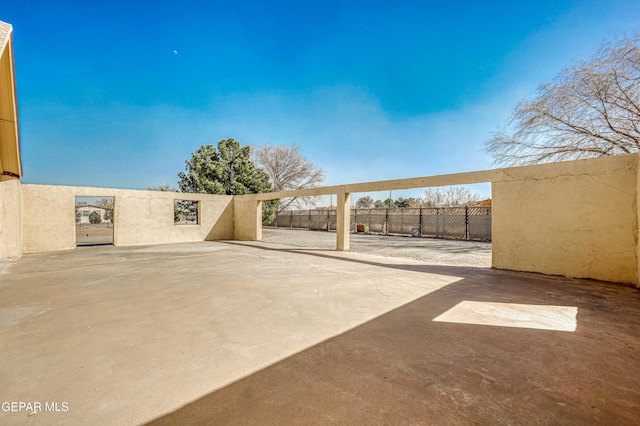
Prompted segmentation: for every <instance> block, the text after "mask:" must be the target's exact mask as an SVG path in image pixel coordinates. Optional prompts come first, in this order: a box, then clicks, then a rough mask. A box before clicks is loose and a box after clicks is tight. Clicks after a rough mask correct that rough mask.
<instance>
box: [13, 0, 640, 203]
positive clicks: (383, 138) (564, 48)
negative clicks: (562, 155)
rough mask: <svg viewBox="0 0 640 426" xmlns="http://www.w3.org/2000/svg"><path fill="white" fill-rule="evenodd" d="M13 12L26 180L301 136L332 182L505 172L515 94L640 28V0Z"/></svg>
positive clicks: (95, 173) (82, 5) (150, 165)
mask: <svg viewBox="0 0 640 426" xmlns="http://www.w3.org/2000/svg"><path fill="white" fill-rule="evenodd" d="M0 20H2V21H5V22H8V23H10V24H12V25H13V29H14V51H15V66H16V74H17V77H16V80H17V86H18V101H19V118H20V131H21V146H22V161H23V169H24V179H23V181H24V182H25V183H42V184H62V185H82V186H100V187H116V188H132V189H146V188H147V187H152V186H158V185H162V184H170V185H172V186H176V182H177V173H178V172H180V171H183V170H184V167H185V163H184V162H185V160H187V159H188V158H190V156H191V153H192V152H193V151H195V150H196V149H197V148H198V147H199V146H200V145H203V144H217V142H218V141H219V140H220V139H223V138H231V137H232V138H235V139H237V140H239V141H240V142H241V143H242V144H252V145H261V144H264V143H266V144H280V145H289V144H292V143H296V144H298V145H300V147H301V150H302V153H303V154H304V155H305V156H306V157H307V158H309V159H310V160H311V161H312V162H313V163H315V164H316V165H318V166H320V167H322V168H323V169H324V170H325V172H326V176H327V179H326V184H329V185H333V184H341V183H349V182H364V181H372V180H382V179H395V178H403V177H413V176H430V175H436V174H443V173H456V172H463V171H471V170H480V169H487V168H491V167H492V160H491V158H490V157H489V156H488V155H487V154H486V153H485V152H484V143H485V142H486V141H487V140H488V139H489V138H490V137H491V135H492V134H493V133H494V132H497V131H498V130H500V129H501V128H502V127H503V126H504V125H505V124H506V121H507V119H508V117H509V114H510V112H511V111H512V110H513V108H514V107H515V106H516V105H517V103H518V102H519V101H520V100H522V99H523V98H524V97H526V96H530V95H532V94H533V93H534V92H535V89H536V88H537V87H538V86H539V85H540V84H543V83H546V82H549V81H550V80H551V79H552V78H553V77H554V76H555V75H556V74H557V73H558V72H559V71H561V69H562V68H563V67H564V66H565V65H567V64H569V63H570V61H572V60H576V59H580V58H585V57H588V56H589V55H590V54H591V53H593V51H594V50H595V49H596V48H597V47H598V46H599V45H600V43H601V42H602V41H603V40H604V39H606V38H608V37H611V36H613V35H615V34H620V33H621V32H623V31H628V32H630V31H633V30H638V28H640V25H639V24H638V22H640V2H637V1H629V0H624V1H622V0H602V1H600V0H587V1H561V0H549V1H547V0H538V1H522V2H514V1H513V0H509V1H502V0H497V1H491V2H481V1H457V2H455V1H425V0H422V1H402V2H398V1H375V0H367V1H359V0H349V1H323V2H302V1H245V0H236V1H234V2H220V1H215V0H213V1H182V2H175V1H171V2H169V1H162V0H160V1H153V2H140V1H138V2H133V1H114V0H112V1H108V2H93V1H87V0H84V1H64V0H59V1H55V2H52V1H21V2H18V1H14V2H9V3H8V4H6V5H3V7H2V9H0ZM479 192H481V193H482V195H488V193H489V189H488V186H484V187H480V189H479ZM412 195H415V194H414V193H406V194H404V195H403V196H412ZM418 195H419V194H418ZM394 197H395V195H394ZM380 198H383V197H380Z"/></svg>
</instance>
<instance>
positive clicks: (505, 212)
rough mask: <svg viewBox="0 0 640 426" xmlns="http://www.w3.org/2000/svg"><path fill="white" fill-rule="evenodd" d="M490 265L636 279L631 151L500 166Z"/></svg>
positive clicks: (495, 186) (634, 167) (494, 195)
mask: <svg viewBox="0 0 640 426" xmlns="http://www.w3.org/2000/svg"><path fill="white" fill-rule="evenodd" d="M502 173H503V176H502V180H501V181H499V182H494V183H493V184H492V216H493V217H492V224H493V226H492V243H493V254H492V258H493V267H495V268H502V269H511V270H518V271H531V272H539V273H543V274H552V275H566V276H571V277H583V278H594V279H601V280H606V281H614V282H623V283H636V282H637V271H638V261H637V244H638V226H637V224H638V216H637V208H636V197H637V156H634V155H630V156H620V157H607V158H602V159H595V160H583V161H574V162H565V163H555V164H546V165H539V166H529V167H520V168H513V169H503V170H502Z"/></svg>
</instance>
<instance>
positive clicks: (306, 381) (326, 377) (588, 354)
mask: <svg viewBox="0 0 640 426" xmlns="http://www.w3.org/2000/svg"><path fill="white" fill-rule="evenodd" d="M233 244H242V245H247V246H252V247H255V249H256V250H275V251H287V252H290V253H298V254H300V255H304V256H308V255H310V256H321V257H331V258H335V260H336V261H347V262H360V263H365V264H368V265H373V266H380V267H392V268H400V269H405V270H410V271H415V272H419V273H432V274H444V275H453V276H457V277H462V279H461V280H460V281H457V282H455V283H453V284H450V285H448V286H445V287H443V288H441V289H440V290H437V291H435V292H433V293H430V294H429V295H426V296H424V297H422V298H420V299H417V300H415V301H413V302H410V303H408V304H406V305H404V306H402V307H400V308H397V309H395V310H393V311H390V312H388V313H386V314H384V315H382V316H380V317H378V318H375V319H374V320H371V321H369V322H367V323H365V324H362V325H360V326H358V327H356V328H354V329H351V330H349V331H347V332H345V333H343V334H341V335H337V336H334V337H332V338H330V339H328V340H326V341H324V342H322V343H319V344H317V345H315V346H313V347H311V348H308V349H306V350H304V351H302V352H299V353H297V354H295V355H292V356H290V357H289V358H287V359H285V360H283V361H281V362H278V363H276V364H274V365H272V366H270V367H267V368H265V369H263V370H261V371H259V372H257V373H255V374H252V375H250V376H248V377H246V378H244V379H241V380H239V381H237V382H235V383H232V384H230V385H228V386H227V387H225V388H222V389H219V390H217V391H214V392H212V393H210V394H208V395H205V396H203V397H202V398H200V399H198V400H196V401H193V402H191V403H189V404H187V405H185V406H183V407H182V408H179V409H177V410H176V411H174V412H172V413H169V414H167V415H164V416H162V417H160V418H158V419H156V420H154V421H152V422H150V423H148V424H151V425H164V424H243V425H244V424H328V423H331V424H471V423H473V424H505V423H506V424H550V423H554V424H587V423H595V422H603V423H606V424H639V423H640V389H639V388H638V386H637V384H638V383H639V382H640V364H639V363H638V362H637V354H638V353H640V352H639V351H640V335H639V333H638V330H640V292H638V291H637V290H636V289H634V288H629V287H623V286H616V285H612V284H607V283H602V282H597V281H591V280H574V279H568V278H560V277H548V276H544V275H537V274H527V273H512V272H508V271H496V270H491V269H486V268H470V267H455V266H454V267H452V266H440V265H400V264H394V265H387V264H384V263H377V262H372V261H365V260H362V259H355V258H352V257H349V258H348V257H345V256H342V255H339V254H335V255H330V254H328V253H318V250H313V252H312V251H309V250H304V249H274V248H271V247H266V246H260V245H256V244H243V243H237V242H234V243H233ZM470 300H471V301H490V302H504V303H520V304H533V305H544V306H573V307H577V308H578V316H577V329H576V331H575V332H561V331H543V330H534V329H525V328H512V327H495V326H486V325H475V324H454V323H446V322H434V321H433V319H434V318H436V317H437V316H439V315H440V314H442V313H443V312H446V311H448V310H449V309H450V308H452V307H453V306H456V305H457V304H458V303H460V302H462V301H470Z"/></svg>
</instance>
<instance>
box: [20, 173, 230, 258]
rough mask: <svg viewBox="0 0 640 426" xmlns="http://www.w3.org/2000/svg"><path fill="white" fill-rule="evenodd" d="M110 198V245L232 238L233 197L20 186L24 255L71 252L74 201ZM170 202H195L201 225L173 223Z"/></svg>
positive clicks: (73, 229) (73, 239)
mask: <svg viewBox="0 0 640 426" xmlns="http://www.w3.org/2000/svg"><path fill="white" fill-rule="evenodd" d="M76 196H98V197H114V214H113V216H114V245H121V246H132V245H145V244H169V243H181V242H191V241H204V240H215V239H232V238H233V202H232V201H233V197H231V196H224V195H209V194H182V193H171V192H159V191H135V190H123V189H112V188H88V187H73V186H52V185H22V198H23V199H22V205H23V211H24V215H23V220H22V227H23V253H36V252H42V251H51V250H65V249H73V248H75V241H76V234H75V209H74V207H75V197H76ZM175 199H184V200H197V201H200V224H199V225H183V226H176V225H174V223H173V203H174V200H175Z"/></svg>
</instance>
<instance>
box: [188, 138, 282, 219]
mask: <svg viewBox="0 0 640 426" xmlns="http://www.w3.org/2000/svg"><path fill="white" fill-rule="evenodd" d="M185 163H186V164H187V166H186V173H184V172H180V173H179V174H178V177H179V180H178V187H179V188H180V191H182V192H191V193H206V194H221V195H242V194H258V193H263V192H272V190H273V188H272V186H271V183H270V182H269V175H268V174H267V173H266V172H265V171H264V170H262V169H260V168H258V167H257V166H256V165H255V163H254V162H253V161H251V147H250V146H241V145H240V143H239V142H238V141H236V140H234V139H222V140H221V141H220V142H218V149H216V148H215V147H214V146H213V145H202V146H201V147H200V148H198V149H197V150H196V151H195V152H194V153H193V154H192V155H191V159H189V160H186V161H185ZM277 205H278V202H277V200H274V201H267V202H264V203H263V204H262V217H263V220H270V219H272V218H273V216H274V215H275V210H276V208H277Z"/></svg>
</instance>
